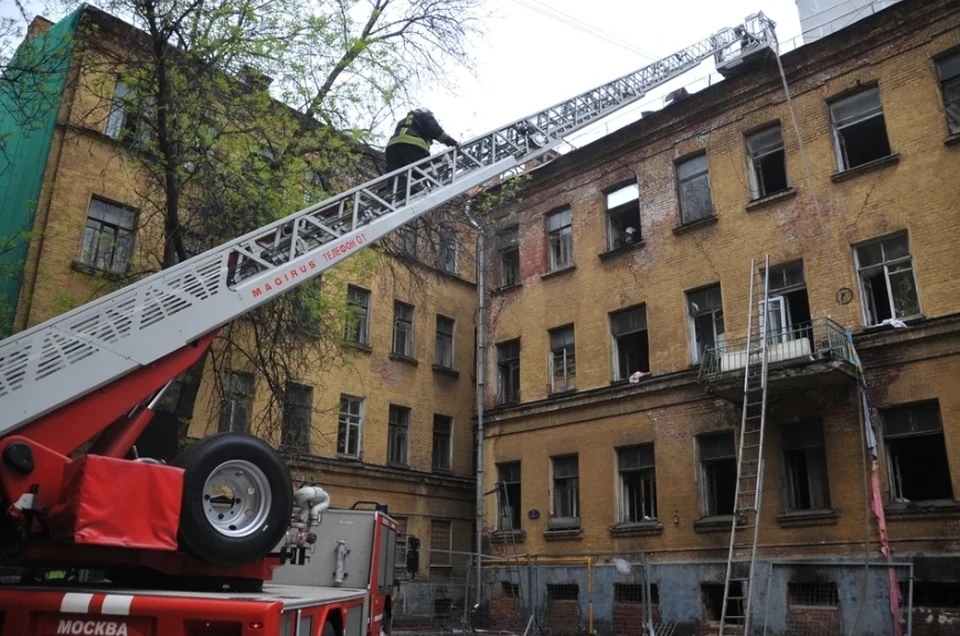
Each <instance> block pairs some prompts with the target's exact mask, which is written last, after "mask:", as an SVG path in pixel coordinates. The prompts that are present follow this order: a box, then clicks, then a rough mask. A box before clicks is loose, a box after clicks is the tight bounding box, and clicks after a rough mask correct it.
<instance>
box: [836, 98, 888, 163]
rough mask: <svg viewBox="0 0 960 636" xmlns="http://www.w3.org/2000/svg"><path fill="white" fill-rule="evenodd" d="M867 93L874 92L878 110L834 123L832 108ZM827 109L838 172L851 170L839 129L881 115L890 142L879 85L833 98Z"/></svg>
mask: <svg viewBox="0 0 960 636" xmlns="http://www.w3.org/2000/svg"><path fill="white" fill-rule="evenodd" d="M868 93H874V94H876V96H877V108H878V109H879V110H875V111H870V112H869V114H867V115H864V114H860V115H858V116H857V117H856V118H853V119H850V120H848V121H845V122H843V124H842V125H837V123H836V117H835V116H834V109H835V108H837V107H838V106H840V105H841V104H843V103H845V102H848V101H852V100H854V99H856V98H858V97H860V96H862V95H866V94H868ZM829 111H830V130H831V131H832V133H833V146H834V151H835V152H836V156H837V167H838V170H839V171H840V172H843V171H845V170H851V169H852V168H851V167H850V166H849V165H848V164H849V162H848V160H847V156H846V147H845V146H844V143H843V138H842V137H841V136H840V131H841V130H842V129H843V128H848V127H850V126H855V125H857V124H862V123H863V122H865V121H867V120H869V119H873V118H874V117H883V118H884V121H883V126H884V132H885V133H886V135H887V144H888V145H889V143H890V134H889V133H887V132H886V126H887V121H886V117H885V115H884V112H883V102H882V101H881V99H880V87H879V86H876V85H874V86H868V87H865V88H863V89H862V90H858V91H856V92H855V93H851V94H849V95H846V96H845V97H842V98H840V99H837V100H833V101H831V102H830V104H829ZM891 150H892V149H891ZM861 165H862V164H861ZM855 167H858V166H854V168H855Z"/></svg>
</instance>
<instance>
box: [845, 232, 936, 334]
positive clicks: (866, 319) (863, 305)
mask: <svg viewBox="0 0 960 636" xmlns="http://www.w3.org/2000/svg"><path fill="white" fill-rule="evenodd" d="M900 238H902V239H903V240H904V241H905V242H906V249H907V256H900V257H897V258H894V259H892V260H887V257H886V255H885V252H884V243H886V242H887V241H892V240H895V239H900ZM872 245H880V250H881V251H880V253H881V258H882V260H881V261H880V262H878V263H875V264H873V265H866V266H864V265H862V264H861V256H860V250H861V249H864V248H867V247H870V246H872ZM853 258H854V261H853V263H854V267H855V268H856V273H857V286H858V287H859V290H860V301H861V302H860V313H861V317H862V318H863V324H864V326H866V327H876V326H878V325H880V324H881V323H882V322H883V321H882V320H876V321H871V319H870V309H871V307H873V309H874V313H875V314H876V307H875V306H874V304H873V297H872V295H870V294H868V293H867V288H866V286H865V284H864V276H863V272H864V271H866V270H869V269H875V268H877V267H882V268H883V278H884V284H885V285H886V289H887V302H888V303H889V305H890V306H889V307H888V309H889V310H890V317H891V318H893V319H896V320H911V319H914V318H919V317H921V316H923V305H922V304H921V302H920V287H919V285H918V284H917V271H916V267H915V265H914V262H913V251H912V250H911V246H910V236H909V235H908V234H907V232H897V233H895V234H887V235H885V236H881V237H877V238H874V239H870V240H868V241H863V242H861V243H857V244H855V245H854V246H853ZM903 262H909V264H910V267H909V271H910V276H911V278H912V279H913V290H914V294H915V295H916V301H917V312H916V313H914V314H909V315H904V316H897V312H896V306H895V305H894V301H893V287H892V285H891V283H890V270H889V265H890V264H899V263H903ZM905 271H907V270H906V269H900V270H897V271H895V272H894V274H900V273H902V272H905ZM876 318H879V316H876Z"/></svg>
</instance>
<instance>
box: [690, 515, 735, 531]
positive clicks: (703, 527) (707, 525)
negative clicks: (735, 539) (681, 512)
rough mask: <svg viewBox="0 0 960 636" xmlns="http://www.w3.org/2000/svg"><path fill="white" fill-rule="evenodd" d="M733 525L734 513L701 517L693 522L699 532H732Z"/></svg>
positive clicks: (694, 527) (695, 529)
mask: <svg viewBox="0 0 960 636" xmlns="http://www.w3.org/2000/svg"><path fill="white" fill-rule="evenodd" d="M732 527H733V515H715V516H712V517H700V518H699V519H697V520H696V521H694V522H693V529H694V531H695V532H697V533H707V532H730V529H731V528H732Z"/></svg>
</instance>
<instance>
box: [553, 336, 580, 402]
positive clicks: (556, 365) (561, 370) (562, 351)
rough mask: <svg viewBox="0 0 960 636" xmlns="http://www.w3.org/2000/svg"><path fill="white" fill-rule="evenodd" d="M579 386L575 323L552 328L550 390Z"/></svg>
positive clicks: (569, 388) (557, 391)
mask: <svg viewBox="0 0 960 636" xmlns="http://www.w3.org/2000/svg"><path fill="white" fill-rule="evenodd" d="M576 388H577V355H576V341H575V339H574V331H573V325H568V326H566V327H560V328H558V329H551V330H550V392H551V393H559V392H561V391H572V390H574V389H576Z"/></svg>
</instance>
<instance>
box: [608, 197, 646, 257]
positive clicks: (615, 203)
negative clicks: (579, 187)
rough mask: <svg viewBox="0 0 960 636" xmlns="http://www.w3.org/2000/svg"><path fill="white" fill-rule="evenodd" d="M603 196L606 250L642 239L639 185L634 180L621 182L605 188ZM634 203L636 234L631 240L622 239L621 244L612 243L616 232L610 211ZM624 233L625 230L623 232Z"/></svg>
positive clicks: (615, 210)
mask: <svg viewBox="0 0 960 636" xmlns="http://www.w3.org/2000/svg"><path fill="white" fill-rule="evenodd" d="M603 196H604V203H605V209H604V220H605V224H606V226H607V250H615V249H619V248H621V247H625V246H627V245H631V244H633V243H637V242H639V241H641V240H642V236H643V232H642V228H641V227H640V225H641V219H640V185H639V184H638V183H637V182H636V181H631V182H629V183H622V184H620V185H619V186H616V187H614V188H612V189H610V190H607V191H606V192H604V193H603ZM634 203H636V206H637V227H636V236H635V237H634V238H633V240H632V241H627V240H626V239H624V241H623V244H621V245H614V242H615V239H616V236H615V234H616V233H617V230H616V229H614V226H613V219H612V218H611V216H610V213H611V212H617V211H619V210H621V209H623V208H625V207H627V206H631V207H632V206H633V204H634ZM623 234H626V232H623Z"/></svg>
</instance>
